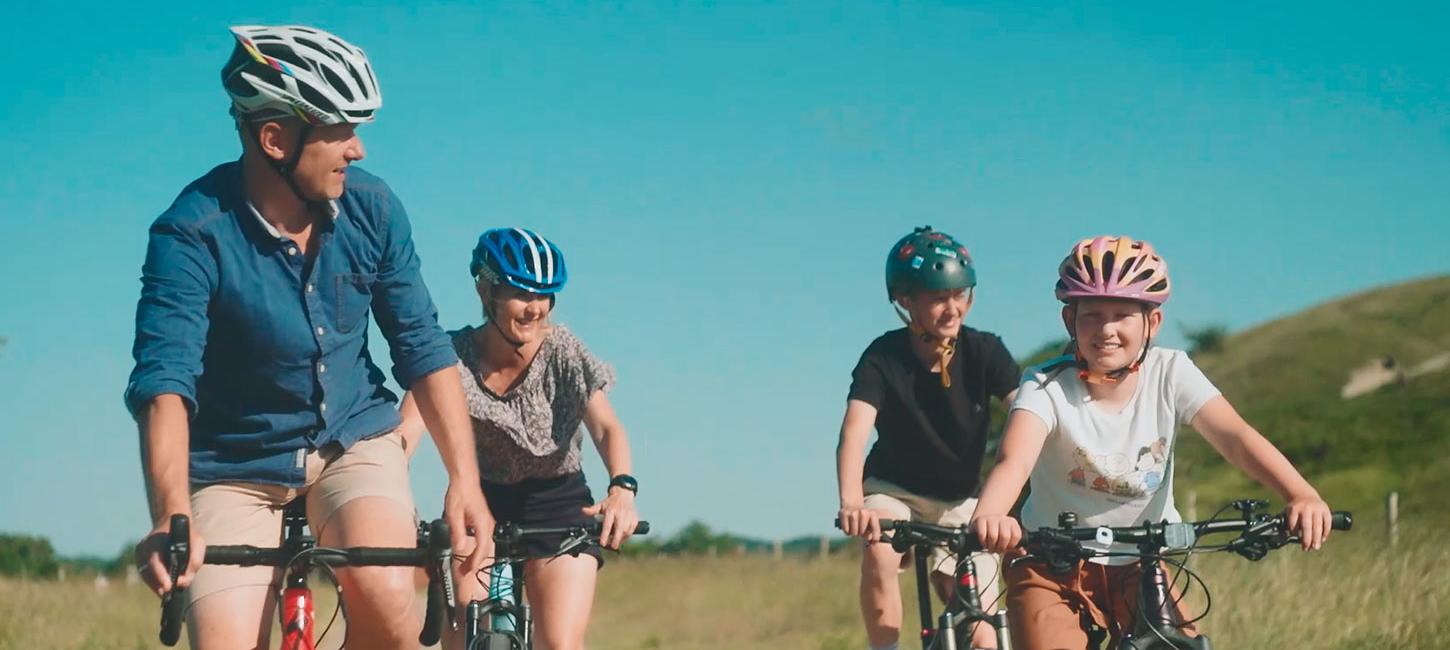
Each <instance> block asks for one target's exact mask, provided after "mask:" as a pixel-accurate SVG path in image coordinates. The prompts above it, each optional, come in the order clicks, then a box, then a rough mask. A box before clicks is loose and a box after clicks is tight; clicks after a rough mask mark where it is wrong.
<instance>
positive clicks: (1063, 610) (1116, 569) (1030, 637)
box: [1007, 551, 1198, 650]
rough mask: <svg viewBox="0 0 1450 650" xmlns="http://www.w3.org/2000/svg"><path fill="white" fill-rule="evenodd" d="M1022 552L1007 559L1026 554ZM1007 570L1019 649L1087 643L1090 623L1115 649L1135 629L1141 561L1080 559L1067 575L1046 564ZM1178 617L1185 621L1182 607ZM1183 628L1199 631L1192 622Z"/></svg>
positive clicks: (1023, 564) (1011, 616)
mask: <svg viewBox="0 0 1450 650" xmlns="http://www.w3.org/2000/svg"><path fill="white" fill-rule="evenodd" d="M1022 554H1023V553H1022V552H1021V551H1018V552H1016V553H1014V554H1012V555H1011V556H1009V558H1011V559H1015V558H1017V557H1021V556H1022ZM1010 561H1011V560H1010V559H1009V561H1008V562H1009V564H1008V566H1009V568H1008V569H1007V613H1008V619H1009V620H1010V623H1011V629H1012V647H1013V648H1016V649H1017V650H1062V649H1063V648H1086V647H1088V632H1087V628H1088V622H1091V623H1092V624H1093V625H1096V626H1097V627H1099V628H1102V629H1103V630H1106V631H1107V633H1108V634H1109V635H1110V637H1111V639H1112V644H1113V645H1109V646H1106V647H1115V646H1116V644H1117V641H1118V640H1119V639H1121V638H1122V637H1123V635H1124V634H1126V633H1128V632H1131V631H1133V627H1134V624H1135V623H1136V621H1137V615H1138V576H1139V574H1140V570H1139V565H1138V563H1137V562H1134V563H1132V564H1118V565H1106V564H1097V563H1094V562H1078V565H1077V568H1076V569H1075V570H1073V571H1071V572H1068V573H1067V574H1064V575H1057V574H1055V573H1052V572H1051V571H1049V570H1048V568H1047V565H1046V564H1043V563H1042V562H1032V561H1028V562H1018V563H1016V565H1015V566H1014V565H1011V564H1010ZM1178 619H1179V620H1183V612H1182V610H1181V608H1180V609H1179V610H1178ZM1182 629H1183V631H1184V632H1186V633H1187V634H1188V635H1190V636H1197V635H1198V632H1197V630H1196V629H1195V628H1194V627H1193V626H1192V625H1187V626H1184V627H1183V628H1182Z"/></svg>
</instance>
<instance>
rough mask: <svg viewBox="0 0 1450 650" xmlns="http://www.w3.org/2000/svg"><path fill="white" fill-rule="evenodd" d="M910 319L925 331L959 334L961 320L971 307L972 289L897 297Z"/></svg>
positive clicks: (950, 335)
mask: <svg viewBox="0 0 1450 650" xmlns="http://www.w3.org/2000/svg"><path fill="white" fill-rule="evenodd" d="M897 302H898V303H899V304H900V305H901V307H902V308H903V309H905V310H906V313H907V314H909V315H910V316H911V322H912V323H913V324H915V325H916V326H917V327H919V328H921V330H922V331H924V332H926V333H927V334H931V335H934V336H936V337H938V338H944V339H954V338H956V337H957V335H958V334H960V333H961V329H962V322H963V321H964V320H966V318H967V312H968V311H971V309H972V292H971V291H970V290H968V289H939V290H935V291H916V292H913V293H911V294H909V295H905V296H901V297H900V298H898V299H897Z"/></svg>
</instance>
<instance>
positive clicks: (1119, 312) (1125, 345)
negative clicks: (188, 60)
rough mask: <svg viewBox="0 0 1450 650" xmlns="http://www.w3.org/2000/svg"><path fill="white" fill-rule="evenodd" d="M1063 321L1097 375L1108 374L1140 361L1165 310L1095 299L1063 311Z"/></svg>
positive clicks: (1079, 351) (1070, 306) (1079, 350)
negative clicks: (1144, 347)
mask: <svg viewBox="0 0 1450 650" xmlns="http://www.w3.org/2000/svg"><path fill="white" fill-rule="evenodd" d="M1062 321H1063V324H1064V325H1066V326H1067V331H1068V333H1069V334H1072V336H1073V338H1074V339H1076V340H1077V349H1078V353H1079V354H1080V355H1082V358H1083V360H1084V361H1086V362H1087V365H1088V369H1089V370H1091V371H1093V372H1099V373H1108V372H1112V371H1115V370H1117V369H1119V368H1125V367H1127V366H1129V365H1132V363H1133V362H1135V361H1137V360H1138V357H1139V356H1140V355H1141V354H1142V353H1143V346H1144V345H1145V344H1146V343H1147V340H1148V337H1149V336H1157V334H1158V328H1159V327H1160V326H1161V325H1162V324H1163V310H1161V309H1159V308H1157V307H1151V308H1150V307H1149V306H1148V305H1146V304H1144V303H1141V302H1138V301H1136V300H1114V299H1110V298H1094V299H1084V300H1079V301H1077V303H1076V305H1075V306H1074V305H1068V306H1065V307H1063V308H1062Z"/></svg>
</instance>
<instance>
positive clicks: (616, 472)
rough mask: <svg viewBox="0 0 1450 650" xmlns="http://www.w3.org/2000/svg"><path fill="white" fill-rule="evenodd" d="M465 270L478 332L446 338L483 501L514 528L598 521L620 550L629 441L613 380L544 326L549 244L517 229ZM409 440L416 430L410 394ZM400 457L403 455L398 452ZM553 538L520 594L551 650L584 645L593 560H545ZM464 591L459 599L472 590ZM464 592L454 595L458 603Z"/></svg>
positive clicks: (554, 255)
mask: <svg viewBox="0 0 1450 650" xmlns="http://www.w3.org/2000/svg"><path fill="white" fill-rule="evenodd" d="M470 271H471V272H472V274H473V277H474V288H475V290H476V291H477V292H478V299H479V301H480V302H481V303H482V306H483V316H484V323H483V325H482V326H479V327H465V328H463V329H461V330H458V331H455V332H450V335H451V336H452V339H453V346H454V348H455V349H456V350H457V352H458V357H459V360H460V361H459V372H460V374H461V375H462V377H463V388H464V392H465V393H466V394H467V396H468V409H469V415H470V416H471V417H472V420H473V431H474V439H475V444H476V447H477V451H478V462H479V469H480V474H481V475H482V477H483V493H484V497H485V498H486V499H487V500H488V504H489V508H490V509H491V510H492V511H493V515H494V517H495V518H496V519H497V520H498V521H500V522H504V521H508V522H513V523H516V524H520V525H524V526H531V527H533V526H548V527H556V526H572V525H576V524H580V523H586V522H588V521H589V520H590V519H592V518H593V517H595V516H602V517H603V531H602V534H601V542H602V543H603V545H604V546H606V547H608V548H616V549H617V548H619V545H620V544H621V543H622V542H624V540H626V539H627V538H628V537H629V536H630V535H631V534H632V533H633V532H634V527H635V524H636V523H638V522H639V515H638V513H636V512H635V506H634V497H635V493H636V492H637V491H638V483H637V482H636V481H635V479H634V478H633V477H632V476H630V469H631V467H630V453H629V441H628V439H627V438H626V437H625V433H624V427H623V426H621V425H620V423H619V419H618V418H617V417H615V414H614V408H613V407H612V406H610V404H609V399H608V398H606V397H605V395H604V391H605V390H606V389H608V388H609V387H610V386H611V385H613V383H614V372H613V371H612V370H611V369H610V368H609V367H608V366H606V365H604V364H603V363H601V362H600V361H599V359H597V358H595V357H594V355H593V354H590V352H589V350H588V349H587V348H585V347H584V344H583V342H581V341H580V340H579V339H578V338H576V337H575V336H574V334H573V333H571V332H570V331H569V330H567V329H565V328H564V327H563V326H560V325H553V324H551V323H550V322H549V314H550V312H552V310H553V307H554V301H555V297H556V295H557V294H558V293H559V290H561V289H563V288H564V283H565V281H566V280H567V279H568V272H567V269H566V268H565V265H564V254H563V253H562V252H561V251H560V250H559V248H558V247H557V246H555V245H554V244H553V243H552V242H549V241H548V240H546V239H544V238H543V237H542V236H540V235H538V234H537V233H534V232H532V231H529V230H525V229H522V228H496V229H493V230H489V231H487V232H484V233H483V235H482V236H481V237H479V239H478V246H477V247H475V248H474V250H473V262H472V264H471V265H470ZM403 416H404V431H405V434H406V435H407V436H409V440H410V441H411V440H412V439H416V437H418V436H419V435H420V434H421V431H422V428H423V423H422V421H421V419H419V417H418V411H417V408H416V406H415V404H414V401H413V400H412V399H411V396H409V398H408V399H405V400H404V404H403ZM581 422H582V423H583V424H584V426H585V427H586V428H588V429H589V434H590V437H591V438H593V440H594V446H595V447H596V448H597V449H598V450H599V454H600V456H601V457H602V458H603V460H604V465H605V467H606V468H608V471H609V474H610V480H609V487H608V488H607V495H606V496H605V498H604V500H603V501H601V502H600V503H598V504H595V503H594V500H593V499H592V498H591V497H590V492H589V486H588V485H587V484H586V483H585V481H584V474H583V472H582V470H581V467H580V442H581V439H582V436H581V435H580V430H579V425H580V423H581ZM409 446H410V447H411V445H409ZM557 547H558V543H557V540H544V541H543V542H542V543H538V544H536V545H534V546H532V547H530V548H529V553H530V555H537V556H539V559H533V560H529V561H528V562H527V563H526V564H525V567H524V579H525V581H526V583H527V584H528V589H527V590H526V592H525V593H526V594H527V596H528V599H529V603H530V605H531V606H532V608H533V611H534V614H535V616H534V633H535V638H536V639H537V640H538V642H539V643H540V645H541V646H542V647H544V648H549V649H550V650H576V649H578V648H581V647H583V644H584V631H585V629H586V628H587V627H588V624H589V613H590V609H591V608H592V607H593V602H594V584H595V578H596V572H597V570H598V569H599V567H601V566H603V564H604V560H603V557H602V556H601V555H600V552H599V550H598V549H597V548H594V547H590V548H589V549H588V550H587V551H585V552H584V553H581V554H580V555H578V556H577V557H573V556H568V555H565V556H561V557H557V558H550V556H551V555H553V549H555V548H557ZM475 586H476V585H474V584H472V582H471V581H470V582H469V583H468V584H466V585H464V586H463V587H462V589H460V591H464V590H467V589H471V588H474V587H475ZM467 597H468V594H467V593H466V592H465V593H461V594H460V598H462V599H466V598H467Z"/></svg>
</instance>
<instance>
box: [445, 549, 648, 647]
mask: <svg viewBox="0 0 1450 650" xmlns="http://www.w3.org/2000/svg"><path fill="white" fill-rule="evenodd" d="M601 528H602V523H601V522H599V521H593V522H590V523H588V524H581V525H575V526H563V527H537V528H529V527H523V526H518V525H515V524H511V523H500V524H498V525H497V526H496V527H495V528H494V532H493V543H494V558H495V559H494V562H493V564H492V565H490V566H488V567H485V568H484V569H483V571H484V572H486V575H487V576H488V582H487V587H488V591H487V594H488V595H487V596H486V597H484V598H483V599H473V600H471V601H469V603H468V606H467V608H466V609H465V614H464V624H463V629H464V636H463V639H464V644H463V647H464V648H466V649H467V650H532V648H533V647H534V645H533V644H534V639H533V618H532V616H531V612H530V611H529V604H528V602H527V601H526V600H525V599H524V563H525V562H527V561H528V560H530V559H533V558H530V557H529V556H528V555H527V554H526V553H525V552H524V548H525V543H526V542H528V541H529V540H531V539H536V538H541V537H542V538H552V537H556V536H560V535H562V536H563V541H561V542H560V543H559V548H558V550H557V551H555V552H554V554H553V555H551V556H549V557H560V556H563V555H572V556H576V557H577V556H578V555H579V554H580V553H581V552H583V551H584V550H585V549H586V548H588V547H589V546H591V545H595V546H597V545H598V544H599V534H600V529H601ZM648 533H649V522H647V521H641V522H639V523H638V524H637V525H636V526H635V528H634V534H636V535H645V534H648Z"/></svg>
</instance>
